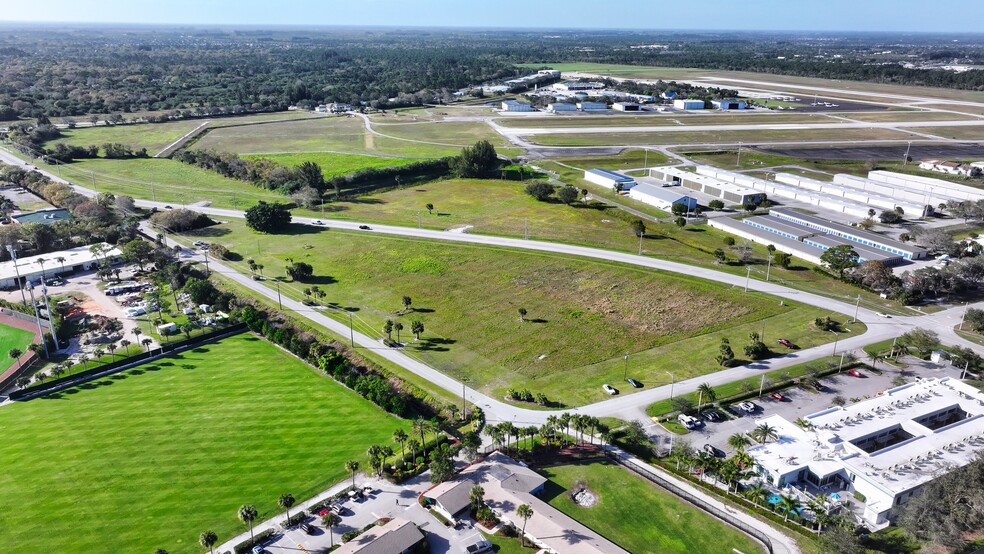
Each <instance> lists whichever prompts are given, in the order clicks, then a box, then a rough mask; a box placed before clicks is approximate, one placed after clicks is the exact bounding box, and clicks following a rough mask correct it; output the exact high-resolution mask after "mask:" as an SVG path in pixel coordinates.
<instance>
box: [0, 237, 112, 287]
mask: <svg viewBox="0 0 984 554" xmlns="http://www.w3.org/2000/svg"><path fill="white" fill-rule="evenodd" d="M101 246H102V248H103V249H104V250H103V252H101V253H100V254H99V255H96V254H94V253H93V252H92V251H91V250H90V248H91V247H90V246H79V247H77V248H69V249H68V250H62V251H60V252H48V253H46V254H40V255H37V256H28V257H26V258H18V259H17V264H16V267H15V265H14V262H13V261H12V260H10V261H6V262H3V263H0V289H15V288H20V286H23V284H24V283H25V282H38V281H40V280H41V276H42V273H43V274H44V276H45V277H54V276H55V275H65V274H69V273H78V272H80V271H90V270H93V269H96V268H97V267H98V266H99V264H100V262H102V261H104V260H105V261H108V262H109V263H110V264H113V263H116V262H119V261H120V256H122V255H123V253H122V252H120V250H119V249H118V248H114V247H113V246H111V245H109V244H107V243H101ZM39 260H40V262H39ZM60 260H62V261H60ZM18 275H20V284H18V281H17V278H18Z"/></svg>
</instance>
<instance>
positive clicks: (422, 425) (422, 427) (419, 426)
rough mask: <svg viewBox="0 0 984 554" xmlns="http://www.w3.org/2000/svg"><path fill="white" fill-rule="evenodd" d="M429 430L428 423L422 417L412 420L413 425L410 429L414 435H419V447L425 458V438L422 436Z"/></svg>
mask: <svg viewBox="0 0 984 554" xmlns="http://www.w3.org/2000/svg"><path fill="white" fill-rule="evenodd" d="M429 428H430V423H428V422H427V420H426V419H424V418H422V417H418V418H417V419H415V420H413V425H412V427H411V430H412V431H413V432H414V433H417V434H419V435H420V447H421V448H423V453H424V457H425V458H426V457H427V438H426V437H425V436H424V433H426V432H427V430H428V429H429Z"/></svg>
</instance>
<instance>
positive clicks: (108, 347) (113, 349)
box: [106, 342, 119, 362]
mask: <svg viewBox="0 0 984 554" xmlns="http://www.w3.org/2000/svg"><path fill="white" fill-rule="evenodd" d="M117 348H119V347H118V346H116V343H115V342H111V343H109V344H107V345H106V350H109V353H110V354H112V356H113V361H114V362H115V361H116V349H117Z"/></svg>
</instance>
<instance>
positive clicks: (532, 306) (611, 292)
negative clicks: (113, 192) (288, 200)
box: [189, 221, 857, 405]
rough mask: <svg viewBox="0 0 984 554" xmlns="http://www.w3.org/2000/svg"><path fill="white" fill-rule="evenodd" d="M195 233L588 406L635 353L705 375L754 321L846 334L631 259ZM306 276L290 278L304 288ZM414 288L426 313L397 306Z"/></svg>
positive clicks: (812, 337) (492, 384)
mask: <svg viewBox="0 0 984 554" xmlns="http://www.w3.org/2000/svg"><path fill="white" fill-rule="evenodd" d="M190 236H191V235H189V237H190ZM194 236H210V237H211V238H210V239H209V240H210V241H213V242H218V243H221V244H223V245H225V246H227V247H228V248H230V250H232V251H233V252H236V253H238V254H240V255H242V256H244V257H254V258H255V260H256V261H257V262H258V263H262V264H263V265H264V266H265V267H266V268H268V269H267V270H266V271H265V272H264V274H265V276H266V277H268V278H269V277H273V276H274V275H277V274H278V273H279V270H278V269H277V268H280V267H282V266H283V260H284V258H287V257H291V258H293V259H294V260H296V261H305V262H307V263H310V264H312V265H313V266H314V273H315V275H316V278H315V279H314V280H313V281H312V283H316V284H319V285H320V286H321V288H322V289H323V290H324V291H325V292H326V293H327V297H326V299H325V301H326V302H333V303H337V304H338V305H340V306H343V307H349V308H354V309H356V310H357V311H356V316H357V319H356V322H357V323H359V328H360V329H361V330H362V331H364V332H367V333H370V334H372V335H376V336H381V329H382V326H383V322H384V321H385V320H386V319H392V320H394V321H397V322H402V323H403V324H404V326H405V328H406V329H407V330H408V329H409V327H410V322H411V321H412V320H414V319H420V320H421V321H422V322H423V323H424V325H425V328H426V332H425V333H424V334H423V336H422V340H420V341H419V342H418V341H413V340H412V339H413V337H412V335H411V334H410V333H409V332H404V333H403V334H402V337H401V338H402V339H403V340H404V341H405V342H407V346H406V351H407V352H409V353H410V354H412V355H414V356H418V357H419V358H420V359H422V360H423V361H425V362H426V363H428V364H429V365H431V366H433V367H435V368H437V369H439V370H441V371H444V372H446V373H448V374H450V375H453V376H456V377H462V376H469V377H471V378H472V379H474V381H475V383H476V385H478V386H481V387H482V388H483V389H484V390H485V391H487V392H489V393H491V394H494V395H497V396H501V395H502V394H503V393H504V391H505V390H506V389H507V388H510V387H528V388H530V389H531V390H538V391H544V392H547V393H548V394H551V395H552V397H553V399H554V400H556V401H560V402H563V403H565V404H568V405H576V404H584V403H587V402H591V401H595V400H600V399H601V398H603V397H605V395H604V392H603V391H602V390H601V388H600V385H601V383H603V382H606V380H607V381H613V380H616V378H618V379H620V378H621V372H622V356H623V355H624V354H625V353H626V352H630V353H632V356H633V367H634V375H635V376H636V378H638V379H640V380H641V381H643V382H649V383H653V382H656V381H657V380H658V379H660V378H661V377H659V376H660V375H663V371H664V369H666V368H668V367H670V366H672V367H673V368H674V369H675V370H676V368H678V367H679V368H685V369H683V370H682V371H686V372H688V373H690V374H692V375H699V374H702V373H708V372H713V371H717V370H718V369H719V368H718V367H717V364H716V362H714V360H713V357H714V353H715V352H716V350H717V346H718V343H719V342H720V339H721V338H722V337H724V336H728V337H730V338H731V339H732V340H735V341H739V342H743V341H744V340H745V339H746V337H747V336H748V334H749V333H750V332H752V331H759V332H762V331H764V332H765V333H766V336H775V335H776V334H777V333H779V332H780V331H781V332H782V333H783V334H784V335H789V338H790V340H796V341H797V342H799V343H801V344H802V345H803V346H804V347H807V346H812V345H815V344H820V343H824V342H827V341H828V340H830V339H831V338H832V337H831V336H830V334H829V333H826V334H825V333H818V332H815V331H812V330H811V328H810V327H809V326H808V325H807V323H808V322H810V321H812V320H813V319H814V318H816V317H817V316H819V315H827V314H826V312H822V313H821V312H820V311H819V310H814V309H813V308H810V307H805V306H801V305H796V304H791V305H790V304H787V305H785V306H780V305H779V303H778V302H777V301H775V299H774V298H772V297H769V296H766V295H760V294H755V293H749V294H741V295H738V294H735V293H734V292H733V291H732V290H731V289H730V288H728V287H725V286H721V285H717V284H714V283H710V282H707V281H702V280H699V279H694V278H691V277H688V276H683V275H672V274H666V273H662V272H656V271H650V270H645V269H640V268H635V267H628V266H623V265H618V264H609V263H603V262H595V261H590V260H583V259H579V258H572V257H567V256H559V255H550V254H539V253H530V252H518V251H510V250H506V249H501V248H493V247H484V246H478V245H465V244H448V243H440V242H431V241H423V240H416V239H407V238H398V237H386V236H385V235H376V234H367V233H365V232H360V231H342V230H338V229H330V230H328V229H318V228H312V227H305V226H300V225H298V226H294V228H293V229H292V233H291V235H290V239H289V240H284V237H282V236H276V235H257V234H255V233H253V232H250V231H248V230H247V229H246V228H245V226H244V225H243V224H242V223H240V222H238V221H233V222H229V223H226V224H223V225H221V226H218V227H213V228H209V229H207V230H203V231H201V232H200V233H197V234H196V235H194ZM244 265H245V264H240V269H241V270H242V271H247V270H246V268H245V267H244ZM475 276H481V278H476V277H475ZM271 285H272V283H271ZM305 286H307V285H300V284H288V285H286V286H281V289H282V291H283V292H284V293H285V294H288V295H289V296H293V297H295V298H300V297H301V290H302V289H303V288H305ZM403 295H408V296H410V297H412V298H413V306H414V308H415V310H416V313H413V314H408V315H402V316H401V315H398V314H395V312H397V311H398V310H400V308H401V304H400V298H401V297H402V296H403ZM520 307H523V308H525V309H526V310H527V311H528V316H527V317H528V321H526V322H521V321H520V320H519V316H518V309H519V308H520ZM345 321H346V322H347V321H348V318H347V317H346V318H345ZM856 331H857V330H856ZM393 338H394V339H395V338H396V335H394V337H393ZM736 344H737V343H736ZM678 377H680V375H678ZM680 378H682V377H680ZM626 392H627V393H628V392H630V391H626Z"/></svg>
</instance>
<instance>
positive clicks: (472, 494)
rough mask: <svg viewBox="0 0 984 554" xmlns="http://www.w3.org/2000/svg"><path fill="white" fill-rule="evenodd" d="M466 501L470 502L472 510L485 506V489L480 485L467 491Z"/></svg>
mask: <svg viewBox="0 0 984 554" xmlns="http://www.w3.org/2000/svg"><path fill="white" fill-rule="evenodd" d="M468 499H469V500H471V505H472V509H473V510H478V509H479V508H481V507H482V505H483V504H485V489H483V488H482V485H475V486H474V487H472V488H471V490H470V491H468Z"/></svg>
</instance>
